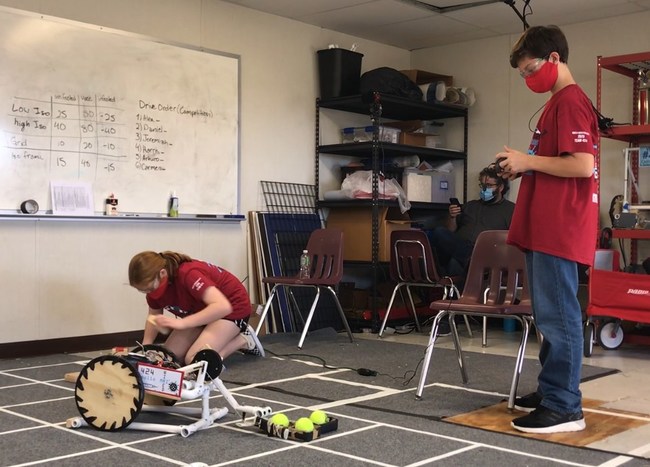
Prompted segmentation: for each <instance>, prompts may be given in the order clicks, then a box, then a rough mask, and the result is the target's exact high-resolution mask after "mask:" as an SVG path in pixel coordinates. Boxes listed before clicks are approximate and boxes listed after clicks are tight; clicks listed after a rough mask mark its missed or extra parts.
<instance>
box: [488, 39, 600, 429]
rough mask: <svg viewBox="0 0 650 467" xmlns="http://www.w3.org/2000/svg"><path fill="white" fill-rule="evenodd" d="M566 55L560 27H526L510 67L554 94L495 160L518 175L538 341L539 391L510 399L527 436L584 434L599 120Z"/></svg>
mask: <svg viewBox="0 0 650 467" xmlns="http://www.w3.org/2000/svg"><path fill="white" fill-rule="evenodd" d="M568 57H569V46H568V44H567V40H566V38H565V36H564V34H563V33H562V31H561V30H560V29H559V28H558V27H557V26H548V27H545V26H536V27H531V28H529V29H528V30H526V31H525V32H524V34H523V35H522V36H521V37H520V38H519V40H518V41H517V43H516V44H515V45H514V47H513V49H512V52H511V54H510V65H511V66H512V67H513V68H516V69H518V71H519V73H520V75H521V76H522V78H524V80H525V81H526V85H527V86H528V88H530V90H531V91H533V92H537V93H547V92H550V93H551V95H550V98H549V100H548V102H546V104H545V106H544V110H543V112H542V114H541V116H540V118H539V121H538V122H537V126H536V128H535V131H534V133H533V136H532V141H531V143H530V148H529V149H528V154H524V153H522V152H519V151H516V150H514V149H511V148H509V147H507V146H506V147H505V148H504V151H503V152H500V153H499V154H497V155H496V158H497V160H499V165H500V167H501V170H503V172H504V173H503V176H504V177H507V178H509V179H514V178H515V177H517V176H520V175H521V185H520V188H519V194H518V197H517V203H516V205H515V212H514V215H513V219H512V225H511V227H510V232H509V235H508V243H511V244H513V245H516V246H518V247H520V248H521V249H523V250H524V251H525V252H526V266H527V272H528V277H529V287H530V295H531V300H532V306H533V316H534V319H535V325H536V326H537V328H538V329H539V331H540V332H541V334H542V336H543V342H542V345H541V348H540V352H539V360H540V363H541V366H542V369H541V371H540V373H539V376H538V387H537V391H536V392H535V393H533V394H529V395H528V396H525V397H521V398H518V399H517V400H516V401H515V408H516V409H518V410H522V411H525V412H530V413H529V414H528V415H526V416H523V417H519V418H516V419H515V420H513V421H512V426H513V427H514V428H515V429H517V430H520V431H524V432H527V433H558V432H565V431H580V430H583V429H584V428H585V420H584V416H583V413H582V394H581V392H580V389H579V385H580V370H581V365H582V345H583V335H582V311H581V309H580V304H579V302H578V299H577V290H578V264H585V265H592V264H593V259H594V252H595V247H596V236H597V230H598V193H597V175H598V171H597V161H596V157H595V156H596V153H597V142H598V123H597V120H596V115H595V113H594V111H593V108H592V104H591V101H590V100H589V98H588V97H587V96H586V95H585V93H584V92H583V91H582V89H580V87H578V85H577V84H576V82H575V81H574V79H573V76H572V75H571V72H570V70H569V67H568V66H567V60H568ZM500 158H503V159H500Z"/></svg>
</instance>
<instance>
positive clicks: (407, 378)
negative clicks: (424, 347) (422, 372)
mask: <svg viewBox="0 0 650 467" xmlns="http://www.w3.org/2000/svg"><path fill="white" fill-rule="evenodd" d="M264 350H265V351H266V353H268V354H271V355H273V356H274V357H290V358H294V357H300V358H309V359H313V360H316V361H318V362H320V363H321V365H322V367H323V368H326V369H328V370H350V371H354V372H356V373H357V374H358V375H360V376H385V377H387V378H391V379H392V380H394V381H399V380H403V382H402V385H404V386H407V385H408V384H409V383H410V382H411V381H412V380H413V378H414V377H415V375H416V374H417V371H418V368H419V367H420V365H421V364H422V361H423V360H424V357H422V358H421V359H420V361H419V362H418V364H417V366H416V367H415V370H408V371H406V372H405V373H404V375H403V376H393V375H389V374H387V373H380V372H379V371H377V370H372V369H370V368H353V367H349V366H331V365H328V364H327V362H326V361H325V359H324V358H322V357H319V356H318V355H311V354H304V353H286V354H277V353H275V352H273V351H272V350H269V349H268V348H267V349H264Z"/></svg>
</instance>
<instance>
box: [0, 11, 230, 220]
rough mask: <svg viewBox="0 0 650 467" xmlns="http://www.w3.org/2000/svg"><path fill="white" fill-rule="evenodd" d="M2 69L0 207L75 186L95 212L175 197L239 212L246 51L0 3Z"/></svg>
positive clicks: (211, 209)
mask: <svg viewBox="0 0 650 467" xmlns="http://www.w3.org/2000/svg"><path fill="white" fill-rule="evenodd" d="M0 63H2V66H1V67H0V135H1V138H2V139H1V140H0V210H9V211H12V210H13V211H14V212H15V210H17V209H19V207H20V205H21V203H22V202H23V201H25V200H27V199H33V200H36V201H37V202H38V204H39V206H40V208H41V210H47V209H51V208H52V200H51V188H50V187H51V184H52V182H54V183H56V184H61V183H63V184H72V185H74V184H75V183H76V182H79V183H80V184H82V183H83V184H86V185H88V184H89V185H90V186H91V192H92V200H91V203H92V206H93V209H94V211H95V212H97V213H98V214H100V213H102V212H104V203H105V200H106V198H107V197H109V196H110V195H111V194H113V195H114V196H115V198H117V199H118V202H119V209H120V210H121V211H125V212H133V213H165V212H166V211H167V203H168V200H169V198H170V195H171V193H172V192H174V193H175V194H176V196H177V197H178V199H179V211H180V213H181V215H182V214H198V213H204V214H235V213H238V211H239V110H240V98H239V87H240V84H239V67H240V60H239V57H238V56H236V55H231V54H226V53H222V52H217V51H214V50H206V49H197V48H191V47H189V46H184V45H182V44H170V43H165V42H161V41H158V40H156V39H153V38H150V37H145V36H140V35H136V34H132V33H126V32H123V31H117V30H112V29H107V28H102V27H99V26H94V25H89V24H84V23H77V22H72V21H69V20H64V19H59V18H54V17H46V16H42V15H36V14H33V13H28V12H23V11H21V10H15V9H10V8H0ZM74 198H75V197H74V196H71V197H70V199H66V200H65V202H68V203H76V202H83V200H78V199H74Z"/></svg>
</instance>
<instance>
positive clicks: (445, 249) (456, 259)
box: [431, 164, 515, 277]
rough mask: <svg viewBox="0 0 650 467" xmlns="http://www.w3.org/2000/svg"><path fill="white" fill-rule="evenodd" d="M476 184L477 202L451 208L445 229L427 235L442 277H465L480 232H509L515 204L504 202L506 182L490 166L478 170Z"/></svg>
mask: <svg viewBox="0 0 650 467" xmlns="http://www.w3.org/2000/svg"><path fill="white" fill-rule="evenodd" d="M478 184H479V189H480V194H479V197H480V199H478V200H473V201H469V202H467V203H465V205H464V206H462V208H461V207H460V206H457V205H454V204H451V205H450V206H449V216H448V217H447V220H446V222H445V224H446V225H445V226H444V227H436V228H435V229H434V230H433V232H432V234H431V246H432V247H433V251H434V252H435V254H436V256H437V259H438V268H439V272H440V273H441V274H443V275H447V276H462V277H464V276H465V275H466V273H467V268H468V266H469V260H470V258H471V256H472V251H473V250H474V243H475V242H476V239H477V237H478V235H479V234H480V233H481V232H483V231H485V230H509V229H510V222H511V220H512V213H513V212H514V209H515V204H514V203H513V202H512V201H508V200H507V199H505V198H504V196H505V195H506V193H508V190H509V188H510V185H509V182H508V180H506V179H503V178H501V177H500V176H499V175H498V173H497V170H496V167H495V165H494V164H491V165H489V166H487V167H485V168H484V169H483V170H481V173H480V174H479V177H478Z"/></svg>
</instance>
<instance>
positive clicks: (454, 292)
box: [442, 284, 474, 337]
mask: <svg viewBox="0 0 650 467" xmlns="http://www.w3.org/2000/svg"><path fill="white" fill-rule="evenodd" d="M442 290H443V292H442V299H443V300H447V297H449V298H453V297H454V296H456V298H458V297H460V293H459V292H458V287H456V286H455V285H453V284H452V285H444V286H443V289H442ZM463 318H464V320H465V327H466V328H467V334H469V337H474V333H473V332H472V327H471V326H470V325H469V319H468V318H467V315H463Z"/></svg>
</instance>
